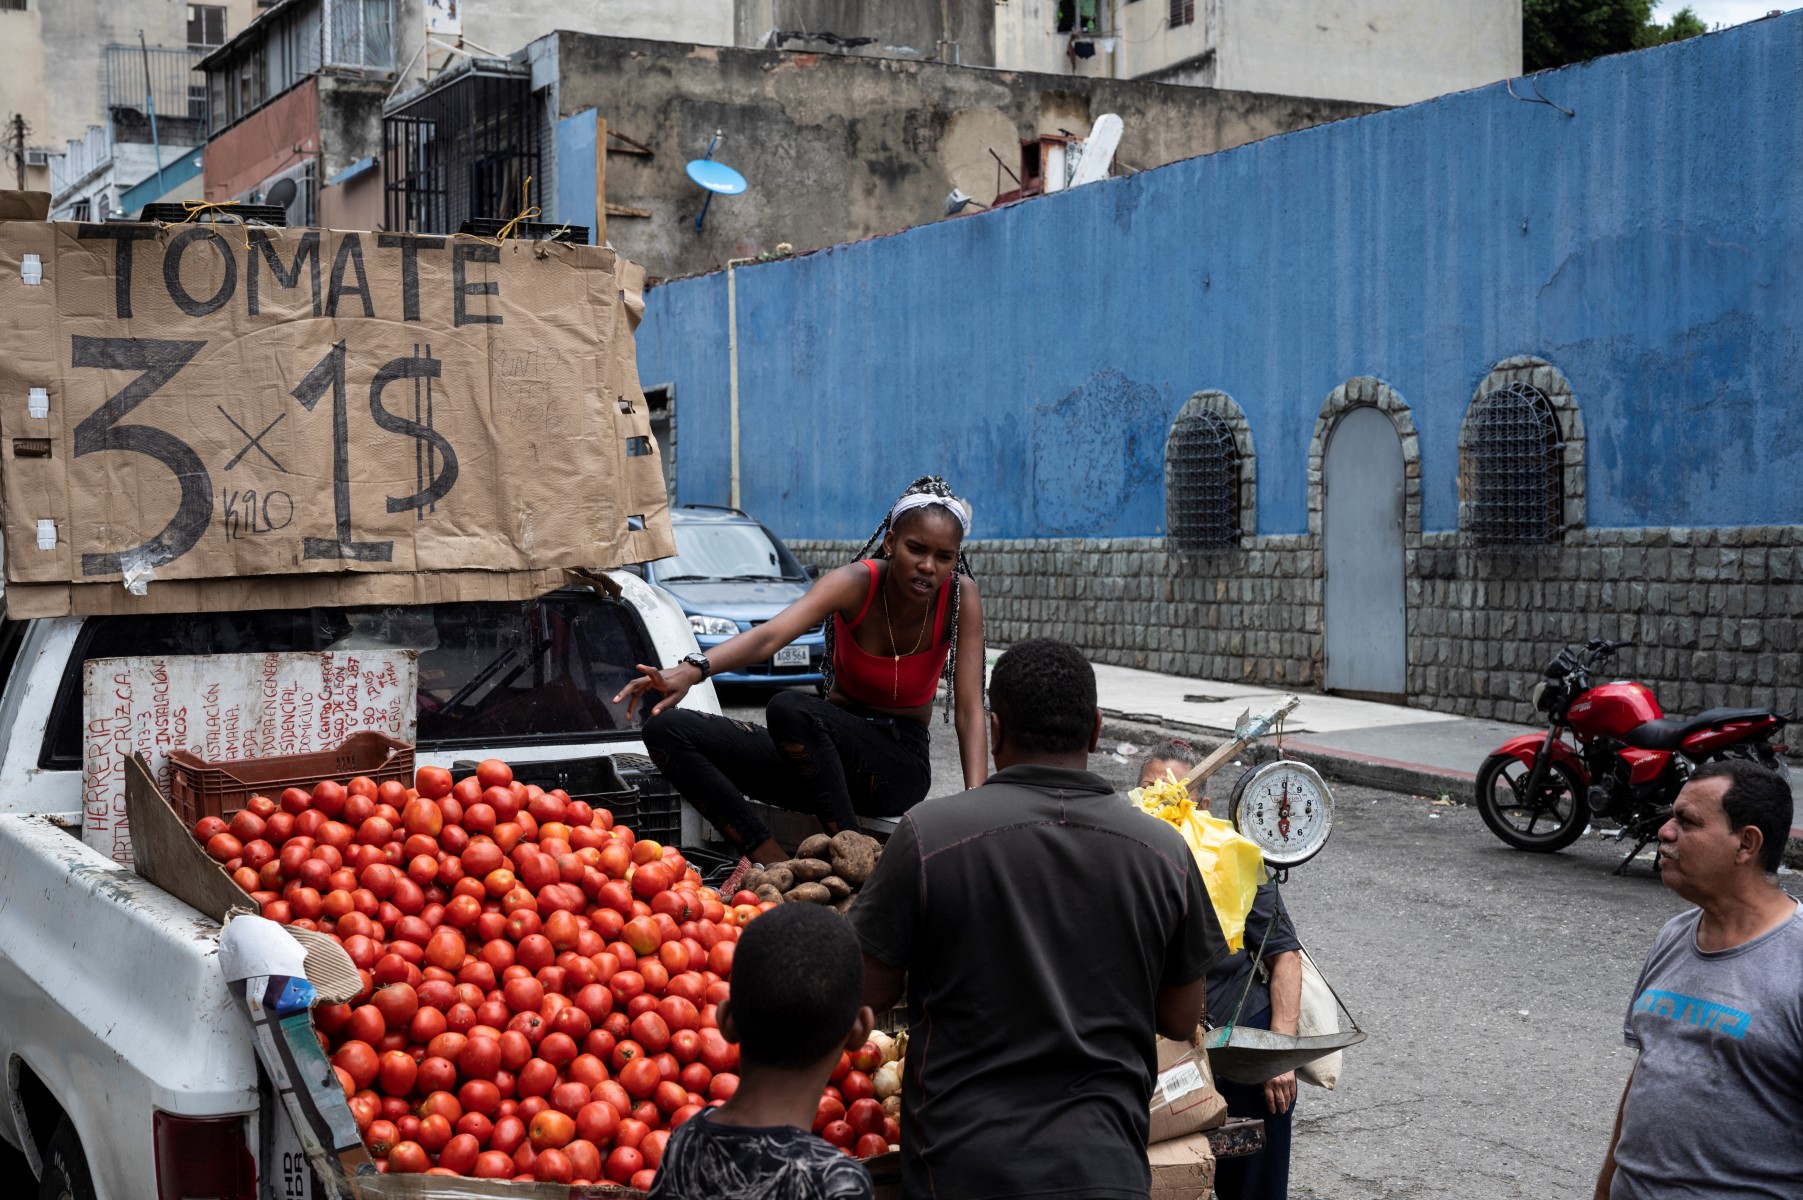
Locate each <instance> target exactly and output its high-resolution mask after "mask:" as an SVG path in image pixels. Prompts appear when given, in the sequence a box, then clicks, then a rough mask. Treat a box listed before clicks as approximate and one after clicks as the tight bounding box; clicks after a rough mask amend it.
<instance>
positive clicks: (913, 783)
mask: <svg viewBox="0 0 1803 1200" xmlns="http://www.w3.org/2000/svg"><path fill="white" fill-rule="evenodd" d="M764 719H765V720H766V721H768V722H769V728H767V729H766V728H764V727H763V726H761V725H753V724H752V723H751V722H749V721H735V720H732V719H731V718H729V717H719V716H715V715H713V714H712V713H701V712H693V711H691V710H689V709H684V708H672V709H667V710H666V711H664V712H663V713H661V714H659V715H658V716H655V717H652V718H651V719H650V720H649V721H646V722H645V729H644V734H645V746H646V748H647V749H648V750H649V751H650V752H651V758H652V761H653V762H655V763H657V766H658V769H659V770H661V771H662V772H663V773H664V775H665V777H666V778H668V779H669V780H670V782H671V783H674V784H675V785H676V787H677V790H679V791H680V792H681V793H682V795H683V798H684V799H685V800H687V801H688V802H689V803H690V804H693V805H694V806H695V808H696V809H697V810H698V811H699V812H700V813H701V815H702V816H704V817H706V818H707V819H708V820H709V821H711V822H713V825H714V828H716V829H718V830H719V831H720V833H721V835H722V836H724V837H725V838H726V840H727V841H729V842H731V843H732V844H733V845H734V846H736V847H738V849H739V852H740V853H744V852H746V851H748V850H750V849H752V848H753V847H755V846H758V845H760V844H761V843H763V842H764V841H765V840H766V839H767V838H769V837H770V829H769V827H768V826H766V825H765V824H764V822H763V821H761V820H759V819H758V816H757V814H756V813H755V812H753V811H752V809H751V806H750V805H748V804H746V803H745V798H746V797H747V796H750V797H751V798H752V799H754V800H760V801H762V802H764V803H765V804H770V805H774V806H775V807H777V808H786V809H790V810H792V811H794V812H810V813H813V814H814V815H815V816H816V817H819V818H820V827H821V828H822V829H824V830H826V832H828V833H837V832H839V831H840V830H841V829H856V828H858V814H859V813H863V814H864V815H865V816H872V817H893V816H899V815H900V814H901V813H904V812H906V811H907V810H908V809H910V808H912V807H913V806H914V805H916V804H918V803H920V801H921V800H923V799H925V798H926V794H927V787H928V785H929V784H930V783H931V782H932V773H933V769H932V763H931V761H930V760H929V759H928V756H927V747H928V742H929V740H930V735H929V734H928V733H927V729H926V726H924V725H922V724H921V723H920V722H918V721H911V720H908V719H907V718H905V717H903V718H897V717H886V716H879V715H877V714H874V713H869V712H865V711H862V710H859V709H855V708H848V707H845V706H842V705H838V704H834V703H832V702H830V701H828V700H824V699H821V698H820V697H818V696H815V695H812V694H811V693H808V692H801V691H787V692H778V693H777V694H776V695H775V696H774V697H772V698H771V701H770V704H769V707H767V708H766V709H765V710H764Z"/></svg>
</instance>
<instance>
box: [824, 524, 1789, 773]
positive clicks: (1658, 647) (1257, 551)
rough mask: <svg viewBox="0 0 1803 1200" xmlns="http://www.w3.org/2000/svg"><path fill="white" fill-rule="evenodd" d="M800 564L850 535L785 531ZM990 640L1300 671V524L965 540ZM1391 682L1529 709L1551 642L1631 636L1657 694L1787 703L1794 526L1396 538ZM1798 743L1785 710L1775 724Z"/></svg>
mask: <svg viewBox="0 0 1803 1200" xmlns="http://www.w3.org/2000/svg"><path fill="white" fill-rule="evenodd" d="M790 548H791V549H792V550H794V551H795V553H796V555H797V556H798V557H800V558H801V559H802V561H804V562H813V563H822V564H826V565H835V564H838V563H842V562H845V561H848V560H849V559H850V557H851V555H852V554H854V553H856V551H857V549H858V543H853V542H843V541H805V540H798V541H793V542H791V543H790ZM967 550H968V554H969V557H970V561H971V565H972V568H973V569H974V570H975V571H976V573H977V581H978V584H979V585H980V587H981V588H982V594H983V606H984V612H985V615H986V617H987V625H988V635H989V641H990V642H991V643H994V644H1006V643H1008V642H1014V641H1020V640H1022V639H1023V638H1027V637H1034V636H1050V637H1059V638H1063V639H1065V640H1067V641H1070V642H1072V643H1074V644H1075V645H1078V646H1080V647H1082V648H1083V649H1084V650H1085V651H1086V652H1087V653H1088V654H1089V655H1091V657H1093V658H1094V659H1095V660H1096V661H1098V662H1106V663H1114V664H1117V665H1121V666H1128V667H1138V668H1142V669H1145V670H1150V671H1160V672H1165V673H1167V674H1177V675H1188V676H1193V677H1196V678H1199V679H1218V680H1227V681H1231V682H1238V683H1251V684H1270V685H1273V686H1281V687H1293V688H1318V687H1320V685H1321V680H1322V674H1323V670H1322V668H1323V663H1322V637H1321V622H1322V611H1321V604H1322V582H1321V554H1320V539H1319V537H1318V536H1317V535H1314V534H1308V535H1296V536H1285V537H1260V538H1252V539H1248V541H1247V544H1246V545H1245V546H1244V547H1242V548H1241V549H1238V550H1233V551H1227V552H1223V553H1219V554H1212V555H1206V556H1201V557H1193V558H1188V559H1185V558H1180V557H1179V556H1177V555H1176V554H1174V553H1171V552H1169V551H1167V550H1166V548H1165V542H1164V539H1162V538H1118V539H1075V538H1071V539H1062V538H1061V539H1027V540H1019V541H985V540H976V541H973V542H971V543H970V545H969V546H968V547H967ZM1405 563H1406V568H1405V569H1406V576H1407V583H1406V597H1407V603H1408V656H1409V663H1408V691H1409V700H1410V702H1411V703H1414V704H1419V705H1420V706H1422V707H1424V708H1430V709H1437V710H1440V711H1444V712H1451V713H1460V714H1463V715H1466V716H1475V717H1486V718H1492V719H1495V720H1504V721H1521V722H1533V721H1534V719H1535V714H1534V712H1533V710H1532V708H1531V706H1530V705H1529V704H1528V702H1527V696H1528V693H1529V691H1530V689H1531V688H1532V687H1533V684H1534V683H1535V681H1536V680H1537V679H1538V678H1539V675H1540V671H1541V669H1542V668H1543V667H1544V666H1545V664H1546V662H1547V660H1548V659H1550V658H1551V657H1552V656H1553V655H1554V654H1555V653H1556V652H1557V651H1558V650H1559V648H1560V647H1562V646H1565V645H1569V644H1574V643H1582V642H1583V641H1585V640H1586V639H1587V638H1591V637H1603V638H1608V639H1610V640H1616V641H1618V640H1622V639H1631V640H1633V641H1634V642H1636V643H1637V645H1636V647H1635V648H1634V649H1630V650H1625V651H1623V652H1622V653H1621V655H1620V656H1619V657H1618V658H1617V659H1616V663H1615V669H1614V672H1613V675H1614V676H1616V677H1622V678H1635V679H1639V680H1642V681H1644V682H1646V683H1648V684H1650V685H1651V686H1652V687H1653V688H1654V690H1655V691H1656V692H1657V694H1658V696H1659V700H1660V703H1661V704H1662V705H1663V706H1664V707H1665V708H1666V709H1667V710H1668V711H1670V712H1672V713H1674V714H1677V715H1682V716H1689V715H1692V714H1695V713H1697V712H1700V711H1701V710H1703V709H1705V708H1710V707H1714V706H1717V705H1725V704H1727V705H1771V706H1773V707H1775V708H1778V709H1780V710H1790V711H1803V627H1800V626H1799V623H1798V620H1797V614H1798V613H1799V612H1803V526H1794V525H1786V526H1767V527H1749V528H1730V529H1576V530H1571V531H1569V532H1568V533H1567V534H1566V536H1565V540H1564V541H1563V542H1562V543H1560V544H1558V545H1556V546H1553V547H1547V548H1541V549H1537V550H1531V551H1515V552H1507V553H1497V552H1491V551H1481V550H1476V549H1473V548H1472V547H1470V546H1469V545H1467V544H1465V542H1464V540H1463V539H1462V538H1461V537H1460V536H1459V535H1458V534H1455V533H1430V534H1425V535H1413V536H1410V537H1409V538H1408V548H1407V551H1406V557H1405ZM1785 734H1786V736H1785V738H1784V739H1783V740H1785V741H1786V742H1787V743H1789V744H1790V745H1793V746H1796V745H1800V744H1803V738H1799V736H1798V727H1796V726H1793V727H1792V728H1791V729H1788V730H1786V731H1785Z"/></svg>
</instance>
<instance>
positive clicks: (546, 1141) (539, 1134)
mask: <svg viewBox="0 0 1803 1200" xmlns="http://www.w3.org/2000/svg"><path fill="white" fill-rule="evenodd" d="M575 1136H576V1122H575V1120H574V1119H573V1118H572V1117H570V1115H569V1114H568V1113H563V1112H559V1111H558V1110H557V1109H554V1108H547V1109H545V1110H544V1111H543V1112H541V1113H539V1114H538V1115H537V1116H535V1117H533V1118H532V1123H531V1124H530V1125H528V1126H527V1127H526V1138H527V1140H528V1141H529V1142H530V1143H531V1144H532V1148H533V1149H534V1150H538V1151H541V1152H542V1151H545V1150H555V1149H558V1148H560V1147H563V1146H567V1145H569V1143H570V1141H571V1140H572V1139H574V1138H575Z"/></svg>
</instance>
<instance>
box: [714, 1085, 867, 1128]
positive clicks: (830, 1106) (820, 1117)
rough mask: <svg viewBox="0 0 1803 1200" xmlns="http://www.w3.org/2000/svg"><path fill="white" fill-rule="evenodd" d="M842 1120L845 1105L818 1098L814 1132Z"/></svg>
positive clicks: (833, 1100)
mask: <svg viewBox="0 0 1803 1200" xmlns="http://www.w3.org/2000/svg"><path fill="white" fill-rule="evenodd" d="M715 1078H716V1079H722V1078H726V1077H725V1076H720V1075H716V1076H715ZM844 1118H845V1105H843V1104H841V1103H839V1101H837V1100H835V1099H833V1098H832V1097H831V1096H822V1097H820V1103H819V1104H817V1105H815V1106H814V1132H815V1133H819V1132H820V1131H821V1130H823V1129H825V1128H826V1127H827V1126H828V1125H831V1124H832V1123H833V1122H834V1121H843V1120H844ZM848 1128H849V1126H848Z"/></svg>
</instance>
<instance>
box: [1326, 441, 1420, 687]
mask: <svg viewBox="0 0 1803 1200" xmlns="http://www.w3.org/2000/svg"><path fill="white" fill-rule="evenodd" d="M1326 460H1327V461H1326V464H1325V468H1324V471H1323V478H1322V501H1321V558H1322V562H1323V566H1324V569H1325V571H1326V574H1327V579H1326V583H1325V586H1324V591H1325V593H1326V595H1325V611H1324V613H1323V622H1324V624H1325V627H1326V628H1325V641H1326V656H1327V679H1326V685H1327V687H1328V688H1329V689H1337V690H1341V691H1351V692H1378V693H1388V694H1393V695H1401V694H1403V693H1404V692H1405V691H1406V690H1407V687H1408V684H1407V671H1408V643H1407V620H1406V618H1405V615H1404V611H1403V604H1404V599H1403V556H1402V532H1403V531H1402V522H1403V473H1402V439H1401V437H1400V436H1398V435H1397V432H1396V426H1395V425H1393V424H1391V423H1390V418H1389V417H1387V416H1385V415H1384V414H1383V413H1382V412H1381V411H1380V410H1378V409H1375V408H1370V407H1364V408H1355V409H1353V410H1352V411H1350V412H1348V413H1347V414H1346V415H1345V416H1343V417H1341V418H1340V420H1339V423H1338V424H1337V425H1335V426H1334V429H1333V433H1332V434H1331V435H1330V436H1329V438H1328V442H1327V455H1326Z"/></svg>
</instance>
